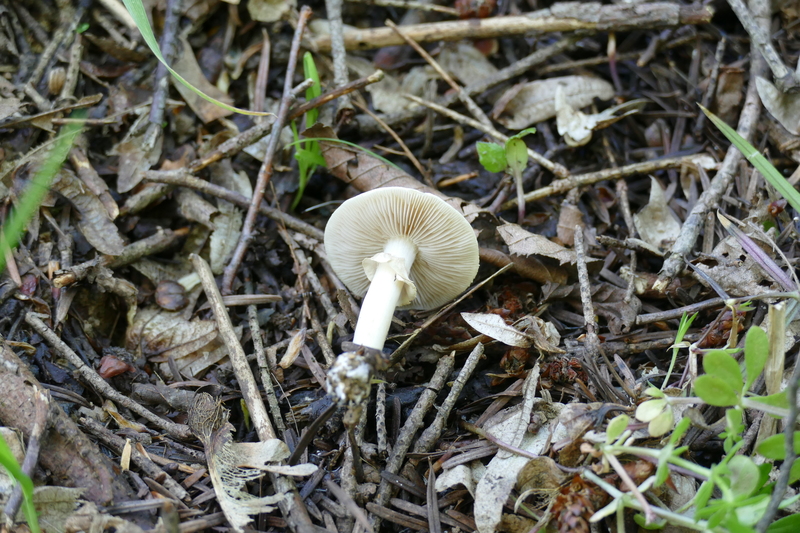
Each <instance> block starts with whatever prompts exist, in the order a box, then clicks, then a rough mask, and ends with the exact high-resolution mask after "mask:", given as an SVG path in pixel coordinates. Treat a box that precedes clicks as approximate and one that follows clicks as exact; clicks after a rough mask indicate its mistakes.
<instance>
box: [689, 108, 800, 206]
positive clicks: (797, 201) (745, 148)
mask: <svg viewBox="0 0 800 533" xmlns="http://www.w3.org/2000/svg"><path fill="white" fill-rule="evenodd" d="M700 109H702V110H703V113H705V114H706V116H707V117H708V118H709V119H711V122H713V123H714V125H715V126H716V127H717V128H719V130H720V131H721V132H722V134H723V135H724V136H725V137H727V138H728V140H729V141H730V142H731V143H732V144H733V145H734V146H735V147H736V148H738V149H739V151H740V152H742V155H744V156H745V157H746V158H747V160H748V161H750V163H752V165H753V166H754V167H756V168H757V169H758V171H759V172H761V174H762V175H763V176H764V179H765V180H767V182H769V184H770V185H772V186H773V187H775V189H776V190H777V191H778V192H779V193H780V194H781V196H783V197H784V198H786V201H787V202H789V203H790V204H791V206H792V207H794V209H795V210H796V211H800V192H798V191H797V189H795V188H794V187H793V186H792V184H791V183H789V182H788V181H787V180H786V178H784V177H783V176H781V173H780V172H778V170H777V169H776V168H775V167H774V166H772V163H770V162H769V161H767V159H766V158H765V157H764V156H763V155H761V154H760V153H759V152H758V150H756V149H755V148H754V147H753V145H752V144H750V143H749V142H747V141H746V140H745V139H744V138H743V137H742V136H741V135H739V134H738V133H736V130H734V129H733V128H731V127H730V126H728V125H727V124H726V123H725V122H724V121H723V120H721V119H720V118H719V117H718V116H716V115H715V114H714V113H712V112H711V111H709V110H708V109H706V108H705V107H703V106H700Z"/></svg>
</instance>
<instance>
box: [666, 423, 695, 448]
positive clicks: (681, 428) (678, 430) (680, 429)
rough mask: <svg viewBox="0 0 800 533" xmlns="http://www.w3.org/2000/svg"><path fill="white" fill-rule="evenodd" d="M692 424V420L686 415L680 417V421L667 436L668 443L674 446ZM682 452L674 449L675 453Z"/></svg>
mask: <svg viewBox="0 0 800 533" xmlns="http://www.w3.org/2000/svg"><path fill="white" fill-rule="evenodd" d="M691 425H692V421H691V420H690V419H689V417H688V416H684V417H683V418H681V420H680V422H678V424H677V425H676V426H675V431H673V432H672V435H670V436H669V445H670V446H675V445H676V444H678V442H679V441H680V440H681V439H682V438H683V435H684V434H685V433H686V432H687V431H689V427H690V426H691ZM681 453H683V452H680V453H679V452H678V451H677V450H676V453H675V455H680V454H681Z"/></svg>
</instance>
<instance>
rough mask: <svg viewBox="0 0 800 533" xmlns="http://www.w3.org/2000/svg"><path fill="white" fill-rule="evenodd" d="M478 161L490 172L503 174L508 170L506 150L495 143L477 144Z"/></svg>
mask: <svg viewBox="0 0 800 533" xmlns="http://www.w3.org/2000/svg"><path fill="white" fill-rule="evenodd" d="M476 146H477V148H478V160H479V161H480V163H481V165H483V168H485V169H486V170H488V171H489V172H503V171H504V170H505V169H506V166H507V164H506V150H505V148H503V147H502V146H500V145H499V144H495V143H483V142H479V143H477V145H476Z"/></svg>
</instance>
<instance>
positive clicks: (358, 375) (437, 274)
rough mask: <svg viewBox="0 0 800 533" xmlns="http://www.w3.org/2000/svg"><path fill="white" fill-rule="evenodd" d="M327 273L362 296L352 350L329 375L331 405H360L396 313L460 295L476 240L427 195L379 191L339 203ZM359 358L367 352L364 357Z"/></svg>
mask: <svg viewBox="0 0 800 533" xmlns="http://www.w3.org/2000/svg"><path fill="white" fill-rule="evenodd" d="M325 251H326V253H327V255H328V261H330V264H331V266H332V267H333V270H334V271H335V272H336V274H337V275H338V276H339V278H340V279H341V280H342V281H343V282H344V284H345V285H347V287H348V288H349V289H350V290H351V291H352V292H353V293H354V294H355V295H357V296H364V295H366V296H364V301H363V302H362V304H361V313H360V314H359V316H358V322H357V323H356V330H355V335H354V337H353V343H354V344H358V345H361V346H365V347H367V348H371V349H372V352H373V353H370V350H366V351H364V350H359V351H347V352H344V353H342V354H340V355H339V357H337V358H336V361H335V362H334V364H333V365H332V366H331V368H330V370H328V383H327V389H328V392H329V393H330V394H331V395H332V396H334V398H335V399H336V400H337V402H338V403H340V404H344V403H346V402H350V403H351V404H355V405H360V404H362V402H363V401H364V400H365V399H366V398H368V397H369V392H370V376H371V375H372V373H373V371H374V369H375V366H376V365H377V364H380V354H379V353H377V354H376V353H374V352H375V351H378V352H380V350H382V349H383V344H384V342H385V341H386V335H387V334H388V333H389V326H390V325H391V323H392V316H393V315H394V311H395V309H396V308H398V307H399V308H400V309H422V310H426V309H433V308H435V307H438V306H440V305H443V304H445V303H447V302H448V301H450V300H452V299H453V298H454V297H456V296H457V295H458V294H459V293H461V292H462V291H464V289H466V288H467V287H468V286H469V284H470V282H472V280H473V278H474V277H475V274H476V273H477V272H478V240H477V239H476V238H475V232H474V231H473V230H472V226H470V225H469V223H468V222H467V221H466V219H465V218H464V217H463V216H462V215H461V213H459V212H458V211H457V210H456V209H455V208H453V207H452V206H450V205H449V204H447V203H446V202H445V201H444V200H442V199H441V198H439V197H438V196H435V195H433V194H429V193H422V192H419V191H415V190H413V189H407V188H404V187H384V188H382V189H375V190H372V191H369V192H365V193H363V194H360V195H358V196H356V197H354V198H351V199H350V200H347V201H346V202H344V203H343V204H342V205H341V206H339V208H338V209H337V210H336V211H335V212H334V213H333V215H332V216H331V218H330V220H329V221H328V225H327V227H326V228H325ZM365 352H366V353H365Z"/></svg>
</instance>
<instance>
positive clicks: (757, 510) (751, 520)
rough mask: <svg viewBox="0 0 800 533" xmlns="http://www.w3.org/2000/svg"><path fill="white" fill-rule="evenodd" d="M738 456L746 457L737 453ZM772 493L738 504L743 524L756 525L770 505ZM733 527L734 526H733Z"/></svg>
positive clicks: (740, 521)
mask: <svg viewBox="0 0 800 533" xmlns="http://www.w3.org/2000/svg"><path fill="white" fill-rule="evenodd" d="M737 457H744V456H743V455H737ZM769 500H770V495H769V494H762V495H760V496H755V497H753V498H750V499H749V500H747V501H744V502H741V503H739V504H738V505H737V506H736V510H735V513H736V518H737V519H738V521H739V523H740V524H742V525H743V526H754V525H756V523H757V522H758V521H759V520H761V517H762V516H764V512H765V511H766V510H767V506H768V505H769ZM731 529H733V528H731ZM740 531H744V530H740ZM751 531H752V530H751Z"/></svg>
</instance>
